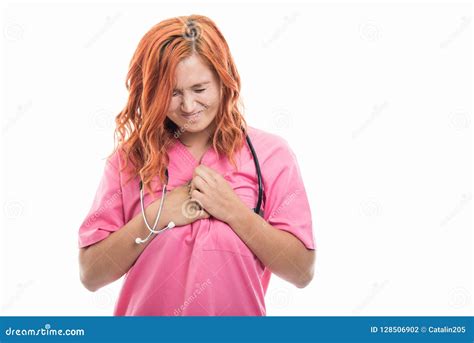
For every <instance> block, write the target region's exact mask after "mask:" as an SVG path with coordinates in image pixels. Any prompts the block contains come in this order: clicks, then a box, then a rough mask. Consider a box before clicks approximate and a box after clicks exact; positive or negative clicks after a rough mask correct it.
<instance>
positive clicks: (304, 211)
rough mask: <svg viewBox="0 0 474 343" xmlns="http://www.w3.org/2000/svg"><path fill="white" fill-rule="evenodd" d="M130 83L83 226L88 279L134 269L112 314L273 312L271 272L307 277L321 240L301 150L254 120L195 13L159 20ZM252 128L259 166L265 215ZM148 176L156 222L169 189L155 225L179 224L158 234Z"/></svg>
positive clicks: (90, 284) (89, 282)
mask: <svg viewBox="0 0 474 343" xmlns="http://www.w3.org/2000/svg"><path fill="white" fill-rule="evenodd" d="M126 86H127V89H128V90H129V93H130V95H129V99H128V103H127V105H126V106H125V108H124V109H123V111H122V112H121V113H120V114H119V115H118V116H117V117H116V124H117V128H116V134H117V137H118V146H117V148H116V149H115V151H114V153H113V154H112V155H111V156H110V157H109V159H108V160H107V163H106V166H105V170H104V174H103V177H102V180H101V183H100V185H99V188H98V190H97V193H96V196H95V199H94V202H93V204H92V208H91V209H90V212H89V214H88V215H87V217H86V218H85V220H84V222H83V223H82V225H81V227H80V229H79V248H80V253H79V261H80V271H81V281H82V283H83V284H84V286H85V287H86V288H87V289H88V290H90V291H95V290H97V289H99V288H101V287H103V286H105V285H107V284H109V283H111V282H113V281H115V280H117V279H119V278H120V277H121V276H123V275H124V274H125V278H124V281H123V286H122V290H121V292H120V295H119V298H118V300H117V302H116V305H115V311H114V315H118V316H120V315H134V316H142V315H265V314H266V310H265V302H264V295H265V292H266V289H267V287H268V283H269V280H270V275H271V273H272V272H273V273H275V274H276V275H278V276H280V277H281V278H283V279H285V280H287V281H289V282H291V283H292V284H294V285H295V286H296V287H299V288H302V287H305V286H306V285H308V283H309V282H310V281H311V279H312V277H313V270H314V261H315V250H314V249H315V245H314V240H313V234H312V222H311V212H310V207H309V204H308V199H307V196H306V192H305V188H304V185H303V181H302V178H301V175H300V172H299V168H298V164H297V161H296V159H295V155H294V154H293V152H292V151H291V149H290V148H289V146H288V144H287V143H286V141H285V140H283V139H282V138H279V137H278V136H276V135H272V134H268V133H265V132H263V131H261V130H257V129H255V128H252V127H248V126H247V125H246V123H245V121H244V118H243V116H242V114H241V112H240V110H239V106H238V102H239V93H240V77H239V74H238V72H237V69H236V67H235V65H234V62H233V59H232V57H231V54H230V52H229V48H228V45H227V43H226V41H225V39H224V37H223V36H222V33H221V32H220V31H219V30H218V28H217V27H216V26H215V24H214V23H213V22H212V21H211V20H210V19H209V18H207V17H204V16H199V15H192V16H187V17H178V18H172V19H168V20H165V21H162V22H160V23H159V24H157V25H156V26H154V27H153V28H152V29H151V30H150V31H149V32H148V33H147V34H146V35H145V36H144V37H143V39H142V40H141V41H140V43H139V45H138V48H137V50H136V52H135V54H134V56H133V59H132V61H131V64H130V70H129V72H128V76H127V83H126ZM246 135H248V137H249V139H250V140H251V144H252V145H253V147H254V149H255V153H256V156H257V157H258V162H259V166H260V169H261V175H262V183H263V191H264V193H263V195H264V196H263V202H262V204H261V210H262V211H260V212H259V214H260V215H259V214H257V213H255V212H254V211H253V208H254V207H255V205H256V203H257V201H258V198H259V197H258V177H257V172H256V164H255V159H254V158H253V155H252V152H251V150H250V145H249V144H246ZM167 175H168V177H167ZM140 179H141V180H142V182H143V190H144V193H145V195H144V216H145V218H146V219H147V222H148V223H150V225H151V226H153V224H154V222H155V218H156V217H157V213H158V212H159V208H160V206H161V199H162V198H163V194H164V200H163V204H162V211H160V215H159V217H158V222H157V225H156V229H157V230H158V229H161V228H164V227H166V226H167V224H168V223H169V222H171V221H172V222H173V223H174V224H175V226H176V227H174V228H171V229H168V230H166V231H165V232H163V233H161V234H159V235H157V234H153V235H152V236H151V238H150V239H148V240H145V237H146V236H147V235H148V234H149V229H148V228H147V226H146V224H145V220H144V217H143V215H142V211H141V204H140V187H139V185H140ZM166 183H167V190H168V191H167V192H166V193H165V190H164V185H165V184H166ZM137 238H138V239H142V241H140V242H143V243H142V244H137V242H136V239H137Z"/></svg>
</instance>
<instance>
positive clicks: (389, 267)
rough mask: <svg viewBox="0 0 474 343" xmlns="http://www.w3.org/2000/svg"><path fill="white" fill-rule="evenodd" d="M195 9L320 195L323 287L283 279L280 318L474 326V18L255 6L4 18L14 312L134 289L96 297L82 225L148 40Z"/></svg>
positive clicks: (5, 308)
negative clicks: (82, 246)
mask: <svg viewBox="0 0 474 343" xmlns="http://www.w3.org/2000/svg"><path fill="white" fill-rule="evenodd" d="M193 13H194V14H203V15H206V16H208V17H210V18H211V19H213V20H214V21H215V22H216V24H217V25H218V27H219V28H220V29H221V31H222V32H223V34H224V36H225V37H226V39H227V41H228V43H229V46H230V49H231V52H232V54H233V57H234V59H235V62H236V64H237V68H238V70H239V72H240V75H241V79H242V95H243V101H244V103H245V106H246V109H245V116H246V118H247V121H248V122H249V123H250V125H252V126H255V127H258V128H260V129H263V130H266V131H269V132H273V133H276V134H279V135H281V136H283V137H284V138H285V139H286V140H287V141H288V142H289V143H290V146H291V147H292V149H293V150H294V151H295V153H296V155H297V157H298V161H299V164H300V168H301V171H302V173H303V177H304V180H305V184H306V190H307V193H308V196H309V199H310V204H311V208H312V214H313V219H314V223H313V224H314V237H315V240H316V244H317V261H316V273H315V277H314V280H313V281H312V283H311V284H310V285H309V286H308V287H307V288H304V289H297V288H295V287H294V286H292V285H291V284H289V283H287V282H285V281H283V280H281V279H279V278H278V277H276V276H275V275H273V276H272V280H271V282H270V286H269V289H268V292H267V296H266V303H267V310H268V315H318V316H319V315H331V316H332V315H345V316H352V315H355V316H359V315H380V316H385V315H409V316H411V315H473V314H474V311H473V299H472V298H473V269H474V268H473V255H472V248H473V235H472V229H473V226H472V103H471V100H472V50H471V49H472V23H471V20H472V13H471V6H470V5H468V4H451V3H446V4H429V3H420V4H402V3H399V4H389V3H384V4H357V3H353V4H327V3H316V4H312V5H311V4H304V3H301V4H280V5H276V4H265V3H261V4H260V5H258V4H256V3H255V2H252V4H250V3H241V4H227V5H225V6H223V5H220V4H217V3H210V2H199V3H195V4H186V3H178V2H173V3H172V4H171V3H167V4H166V3H162V4H158V3H156V2H155V3H154V4H151V3H150V4H147V3H141V4H135V3H131V4H128V5H127V4H122V5H113V4H107V3H102V4H98V3H95V4H86V3H84V4H68V5H61V4H53V3H49V4H24V5H20V4H13V3H11V4H3V6H2V24H1V28H2V31H3V32H2V35H1V37H0V40H1V44H2V45H1V58H2V78H1V79H2V92H1V94H2V102H1V105H2V107H1V115H2V118H1V120H2V131H1V134H2V155H1V172H2V178H1V180H2V189H1V196H2V199H1V202H0V204H1V205H2V208H1V215H2V222H1V244H0V249H1V265H2V269H1V272H0V277H1V286H2V289H1V303H0V306H1V314H2V315H111V314H112V311H113V307H114V302H115V299H116V297H117V293H118V291H119V289H120V287H121V282H122V280H120V281H117V282H115V283H113V284H111V285H109V286H106V287H104V288H103V289H101V290H99V291H97V292H96V293H91V292H89V291H87V290H86V289H85V288H84V287H83V286H82V285H81V283H80V281H79V271H78V260H77V254H78V248H77V239H78V228H79V226H80V224H81V222H82V220H83V219H84V217H85V215H86V214H87V212H88V210H89V208H90V205H91V204H92V199H93V196H94V193H95V190H96V187H97V186H98V183H99V180H100V177H101V174H102V171H103V166H104V163H105V160H104V158H105V157H106V156H107V155H108V154H109V153H110V152H111V149H112V148H113V129H114V127H113V124H114V121H113V119H114V117H115V115H116V114H118V112H120V110H121V109H122V107H123V106H124V105H125V103H126V99H127V92H126V89H125V76H126V73H127V68H128V64H129V62H130V59H131V57H132V55H133V52H134V50H135V48H136V46H137V44H138V42H139V40H140V38H141V37H142V36H143V35H144V34H145V32H147V31H148V30H149V29H150V28H151V26H153V25H154V24H156V23H158V22H159V21H161V20H163V19H166V18H169V17H174V16H179V15H189V14H193ZM170 263H173V261H170Z"/></svg>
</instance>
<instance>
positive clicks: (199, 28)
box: [114, 15, 247, 195]
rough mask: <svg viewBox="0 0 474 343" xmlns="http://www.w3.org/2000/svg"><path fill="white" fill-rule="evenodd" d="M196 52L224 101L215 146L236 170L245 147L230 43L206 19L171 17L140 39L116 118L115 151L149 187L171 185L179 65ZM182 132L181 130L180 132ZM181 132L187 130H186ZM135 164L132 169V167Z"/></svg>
mask: <svg viewBox="0 0 474 343" xmlns="http://www.w3.org/2000/svg"><path fill="white" fill-rule="evenodd" d="M195 53H197V54H198V55H200V56H201V57H202V58H203V60H204V61H205V62H206V63H207V64H208V65H209V67H210V68H211V69H212V70H213V71H214V72H215V73H216V75H217V76H218V79H219V80H220V85H221V94H222V97H221V102H220V104H219V109H218V112H217V115H216V118H215V119H214V120H215V124H216V126H215V127H216V129H215V131H214V133H213V136H212V145H213V148H214V150H215V151H216V152H217V153H218V156H221V155H225V156H227V158H228V159H229V160H230V161H231V163H232V165H233V166H234V167H236V164H235V159H234V155H235V153H236V152H237V150H238V149H240V148H241V147H242V145H243V144H244V143H245V142H244V140H245V135H244V134H243V133H244V132H245V131H246V130H247V125H246V122H245V119H244V117H243V115H242V110H241V109H242V108H243V105H242V103H241V101H240V97H239V96H240V76H239V74H238V72H237V68H236V66H235V64H234V61H233V59H232V56H231V53H230V50H229V47H228V45H227V42H226V40H225V38H224V36H223V35H222V33H221V32H220V31H219V29H218V28H217V26H216V25H215V23H214V22H213V21H212V20H211V19H209V18H207V17H205V16H202V15H190V16H181V17H175V18H170V19H166V20H164V21H161V22H160V23H158V24H156V25H155V26H153V27H152V28H151V29H150V30H149V31H148V32H147V33H146V34H145V36H143V38H142V39H141V40H140V43H139V44H138V47H137V49H136V51H135V53H134V55H133V58H132V60H131V62H130V67H129V71H128V74H127V79H126V83H125V85H126V87H127V90H128V91H129V97H128V101H127V104H126V106H125V108H124V109H123V110H122V111H121V112H120V113H119V114H118V115H117V116H116V118H115V123H116V129H115V149H114V152H116V151H117V149H119V150H120V151H119V152H121V153H123V156H124V159H125V165H124V166H123V168H122V170H124V169H127V170H128V171H129V173H130V178H129V180H130V179H132V178H134V177H136V176H140V178H141V180H142V182H143V186H144V187H145V189H146V190H147V191H148V192H150V194H152V195H153V194H154V192H153V190H152V187H151V185H150V183H151V181H152V179H153V178H154V177H155V176H157V175H158V177H159V180H160V182H161V183H162V184H163V183H164V182H165V181H166V176H165V170H166V168H167V166H168V163H169V156H168V148H170V147H171V146H172V145H173V143H174V142H173V139H176V137H177V134H176V133H177V130H179V129H180V128H178V127H177V126H176V125H175V124H174V123H173V122H172V121H171V120H170V119H169V118H167V117H166V113H167V111H168V107H169V105H170V102H171V97H172V92H173V89H174V86H175V85H174V75H175V70H176V67H177V65H178V63H179V62H180V61H181V60H183V59H185V58H187V57H189V56H191V55H192V54H195ZM181 130H182V129H181ZM181 132H182V131H181ZM129 162H130V165H129Z"/></svg>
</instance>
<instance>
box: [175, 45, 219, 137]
mask: <svg viewBox="0 0 474 343" xmlns="http://www.w3.org/2000/svg"><path fill="white" fill-rule="evenodd" d="M175 80H176V84H175V86H174V90H173V95H172V98H171V104H170V108H169V109H168V113H167V117H168V118H169V119H170V120H171V121H173V122H174V123H175V124H176V125H177V126H178V127H179V128H180V129H182V130H183V131H184V132H188V133H197V132H202V131H205V130H206V129H208V128H210V127H212V124H213V121H214V118H215V117H216V114H217V111H218V109H219V104H220V85H219V80H218V78H217V75H215V73H214V72H213V70H212V69H211V68H210V67H209V66H208V65H207V64H206V63H205V62H204V61H203V60H202V58H201V57H200V56H199V55H196V54H194V55H192V56H190V57H188V58H186V59H184V60H182V61H181V62H179V64H178V66H177V68H176V74H175Z"/></svg>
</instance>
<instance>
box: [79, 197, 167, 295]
mask: <svg viewBox="0 0 474 343" xmlns="http://www.w3.org/2000/svg"><path fill="white" fill-rule="evenodd" d="M159 205H160V199H158V200H157V201H154V202H153V203H152V204H150V205H149V206H148V207H147V208H146V209H145V213H146V216H147V219H148V221H149V222H150V221H151V220H152V219H151V218H154V216H155V215H156V213H157V211H158V207H159ZM166 220H167V218H165V215H164V213H163V215H162V216H161V218H160V220H159V222H158V228H162V227H163V226H165V225H167V224H168V222H167V221H166ZM153 222H154V220H153ZM148 233H149V231H148V229H147V228H146V226H145V222H144V221H143V217H142V214H141V212H140V213H139V214H137V215H136V216H135V217H134V218H133V219H132V220H130V221H129V222H128V223H127V224H125V225H124V226H123V227H122V228H120V229H119V230H117V231H115V232H113V233H111V234H110V235H109V236H108V237H107V238H105V239H103V240H101V241H99V242H97V243H95V244H93V245H90V246H88V247H84V248H81V249H80V250H79V265H80V278H81V282H82V284H83V285H84V286H85V287H86V288H87V289H88V290H89V291H92V292H94V291H96V290H98V289H99V288H101V287H103V286H105V285H107V284H109V283H111V282H113V281H115V280H117V279H119V278H120V277H121V276H122V275H124V274H125V273H126V272H127V271H128V270H129V269H130V267H131V266H132V265H133V264H134V263H135V261H136V259H137V258H138V256H140V254H141V253H142V252H143V250H144V249H145V248H146V247H147V246H148V244H149V243H150V242H151V240H152V239H153V238H154V237H155V236H156V235H152V237H150V239H149V240H148V241H147V242H145V243H143V244H136V243H135V238H136V237H146V236H147V235H148Z"/></svg>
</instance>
